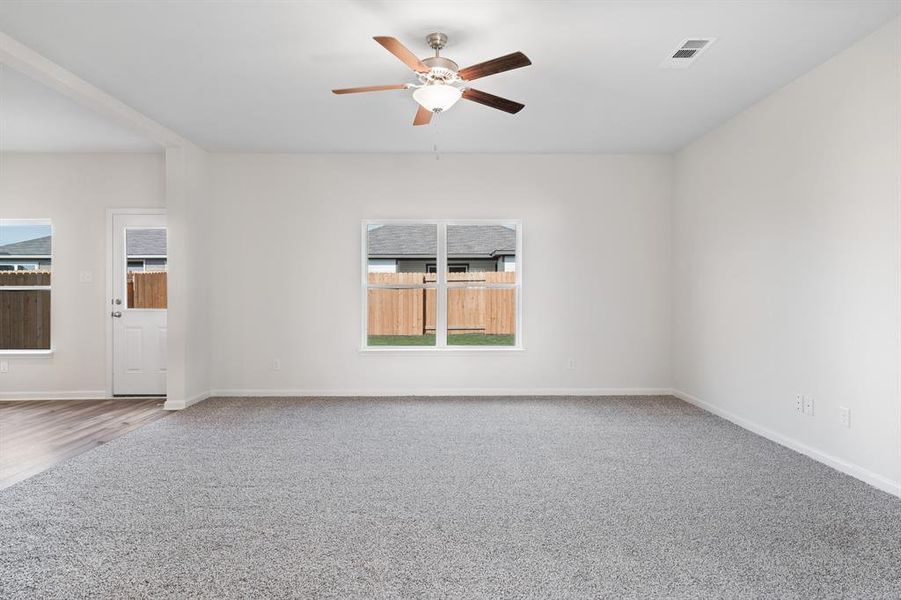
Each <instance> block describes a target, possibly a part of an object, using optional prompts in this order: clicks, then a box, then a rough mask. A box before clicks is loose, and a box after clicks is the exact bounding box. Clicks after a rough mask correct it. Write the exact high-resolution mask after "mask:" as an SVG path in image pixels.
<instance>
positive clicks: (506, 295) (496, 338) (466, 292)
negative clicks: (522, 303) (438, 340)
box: [447, 287, 517, 346]
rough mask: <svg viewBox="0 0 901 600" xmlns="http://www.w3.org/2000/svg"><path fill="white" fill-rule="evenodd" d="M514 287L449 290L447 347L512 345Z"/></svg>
mask: <svg viewBox="0 0 901 600" xmlns="http://www.w3.org/2000/svg"><path fill="white" fill-rule="evenodd" d="M516 294H517V288H485V287H449V288H448V290H447V345H448V346H515V345H516Z"/></svg>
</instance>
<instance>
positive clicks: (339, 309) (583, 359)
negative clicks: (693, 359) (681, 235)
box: [208, 154, 672, 394]
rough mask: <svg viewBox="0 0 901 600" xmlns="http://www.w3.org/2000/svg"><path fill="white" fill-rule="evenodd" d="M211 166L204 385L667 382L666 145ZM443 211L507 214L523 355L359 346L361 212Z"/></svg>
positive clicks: (427, 214)
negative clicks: (616, 151) (608, 152)
mask: <svg viewBox="0 0 901 600" xmlns="http://www.w3.org/2000/svg"><path fill="white" fill-rule="evenodd" d="M208 166H209V174H210V185H211V197H212V198H213V204H214V206H215V210H214V211H212V213H211V216H212V219H213V224H212V225H213V226H212V250H213V256H215V257H217V259H216V260H214V261H212V262H211V265H212V279H211V282H210V302H211V317H212V321H211V335H212V338H211V339H212V343H211V347H212V385H213V388H214V389H215V390H218V391H220V392H221V391H223V390H225V391H230V392H231V393H241V392H250V393H260V394H264V393H266V394H271V393H302V392H307V393H309V392H321V393H330V394H343V393H390V392H397V393H401V394H414V393H438V392H446V393H453V392H460V391H466V390H470V391H483V392H491V391H522V392H527V393H535V392H540V391H542V390H549V391H556V392H561V391H566V390H573V391H576V392H577V391H585V392H587V391H616V390H618V389H622V388H632V389H635V388H641V389H647V388H668V387H669V383H670V373H669V348H670V346H669V332H670V322H669V315H670V304H669V289H668V285H669V284H668V282H669V277H668V273H669V250H670V239H669V234H670V208H669V207H670V186H671V175H672V173H671V159H670V157H666V156H592V155H517V156H509V155H506V156H505V155H444V156H442V157H441V158H440V160H436V159H435V157H434V156H431V155H410V154H408V155H228V154H218V155H216V154H213V155H210V157H209V165H208ZM440 217H446V218H521V219H522V221H523V231H524V251H523V258H524V267H523V276H524V296H523V307H524V313H523V328H524V336H523V339H524V342H525V347H526V350H525V351H524V352H520V353H512V352H511V353H475V352H473V353H468V354H453V355H449V354H446V353H445V354H422V353H419V354H411V353H390V354H385V353H379V354H372V353H369V354H366V353H360V352H359V346H360V337H361V335H360V328H361V313H362V311H361V293H360V268H361V266H360V264H361V260H360V252H361V248H360V226H361V225H360V222H361V220H362V219H365V218H440ZM267 257H269V258H267ZM574 257H579V260H574V259H573V258H574ZM570 357H572V358H574V359H575V360H576V369H575V370H568V369H567V359H568V358H570ZM275 358H278V359H280V361H281V370H280V371H274V370H273V369H272V362H273V359H275Z"/></svg>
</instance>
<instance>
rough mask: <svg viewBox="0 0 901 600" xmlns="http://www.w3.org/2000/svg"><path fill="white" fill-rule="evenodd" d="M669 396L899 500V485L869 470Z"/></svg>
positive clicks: (685, 396) (683, 396)
mask: <svg viewBox="0 0 901 600" xmlns="http://www.w3.org/2000/svg"><path fill="white" fill-rule="evenodd" d="M672 395H673V396H675V397H676V398H679V399H680V400H682V401H684V402H688V403H689V404H693V405H694V406H697V407H698V408H700V409H702V410H705V411H707V412H709V413H711V414H714V415H716V416H718V417H722V418H723V419H726V420H727V421H731V422H732V423H735V424H736V425H738V426H739V427H741V428H743V429H747V430H748V431H750V432H751V433H756V434H757V435H759V436H762V437H765V438H766V439H768V440H770V441H772V442H776V443H777V444H780V445H782V446H785V447H786V448H789V449H791V450H794V451H795V452H800V453H801V454H803V455H805V456H807V457H809V458H812V459H813V460H815V461H817V462H820V463H823V464H824V465H827V466H829V467H832V468H833V469H835V470H836V471H840V472H842V473H844V474H845V475H850V476H851V477H854V478H856V479H859V480H861V481H863V482H865V483H868V484H870V485H872V486H873V487H876V488H879V489H880V490H882V491H884V492H888V493H889V494H892V495H894V496H898V497H901V481H894V480H892V479H889V478H888V477H885V476H883V475H879V474H878V473H874V472H873V471H870V470H869V469H866V468H864V467H862V466H860V465H857V464H854V463H852V462H848V461H846V460H844V459H841V458H838V457H837V456H833V455H831V454H827V453H826V452H823V451H822V450H818V449H817V448H813V447H811V446H808V445H807V444H805V443H803V442H800V441H798V440H796V439H794V438H790V437H788V436H786V435H782V434H781V433H777V432H775V431H773V430H772V429H769V428H767V427H764V426H763V425H758V424H757V423H754V422H753V421H749V420H748V419H745V418H744V417H739V416H738V415H735V414H733V413H731V412H729V411H727V410H724V409H722V408H719V407H717V406H714V405H713V404H710V403H709V402H705V401H703V400H701V399H700V398H698V397H696V396H692V395H691V394H689V393H686V392H683V391H681V390H677V389H673V390H672Z"/></svg>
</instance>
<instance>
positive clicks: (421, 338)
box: [369, 333, 515, 346]
mask: <svg viewBox="0 0 901 600" xmlns="http://www.w3.org/2000/svg"><path fill="white" fill-rule="evenodd" d="M514 344H515V340H514V336H513V335H512V334H511V335H486V334H483V333H451V334H449V335H448V336H447V345H448V346H513V345H514ZM369 345H370V346H434V345H435V334H433V333H432V334H427V335H370V336H369Z"/></svg>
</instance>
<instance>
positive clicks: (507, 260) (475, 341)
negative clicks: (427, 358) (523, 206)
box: [362, 221, 522, 349]
mask: <svg viewBox="0 0 901 600" xmlns="http://www.w3.org/2000/svg"><path fill="white" fill-rule="evenodd" d="M521 240H522V235H521V226H520V224H519V223H518V222H516V221H474V222H457V221H453V222H451V221H415V222H414V221H403V222H387V221H384V222H383V221H366V222H364V224H363V268H362V273H363V282H362V284H363V305H364V310H363V315H364V332H363V346H364V347H366V348H379V347H385V346H395V347H430V348H437V349H447V348H458V347H464V346H465V347H468V348H472V347H495V348H497V347H520V345H521V343H520V338H521V333H520V329H521V325H520V323H521V310H520V304H521V294H520V287H521V285H522V281H521V272H522V269H521V244H522V241H521ZM442 270H443V272H442Z"/></svg>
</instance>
